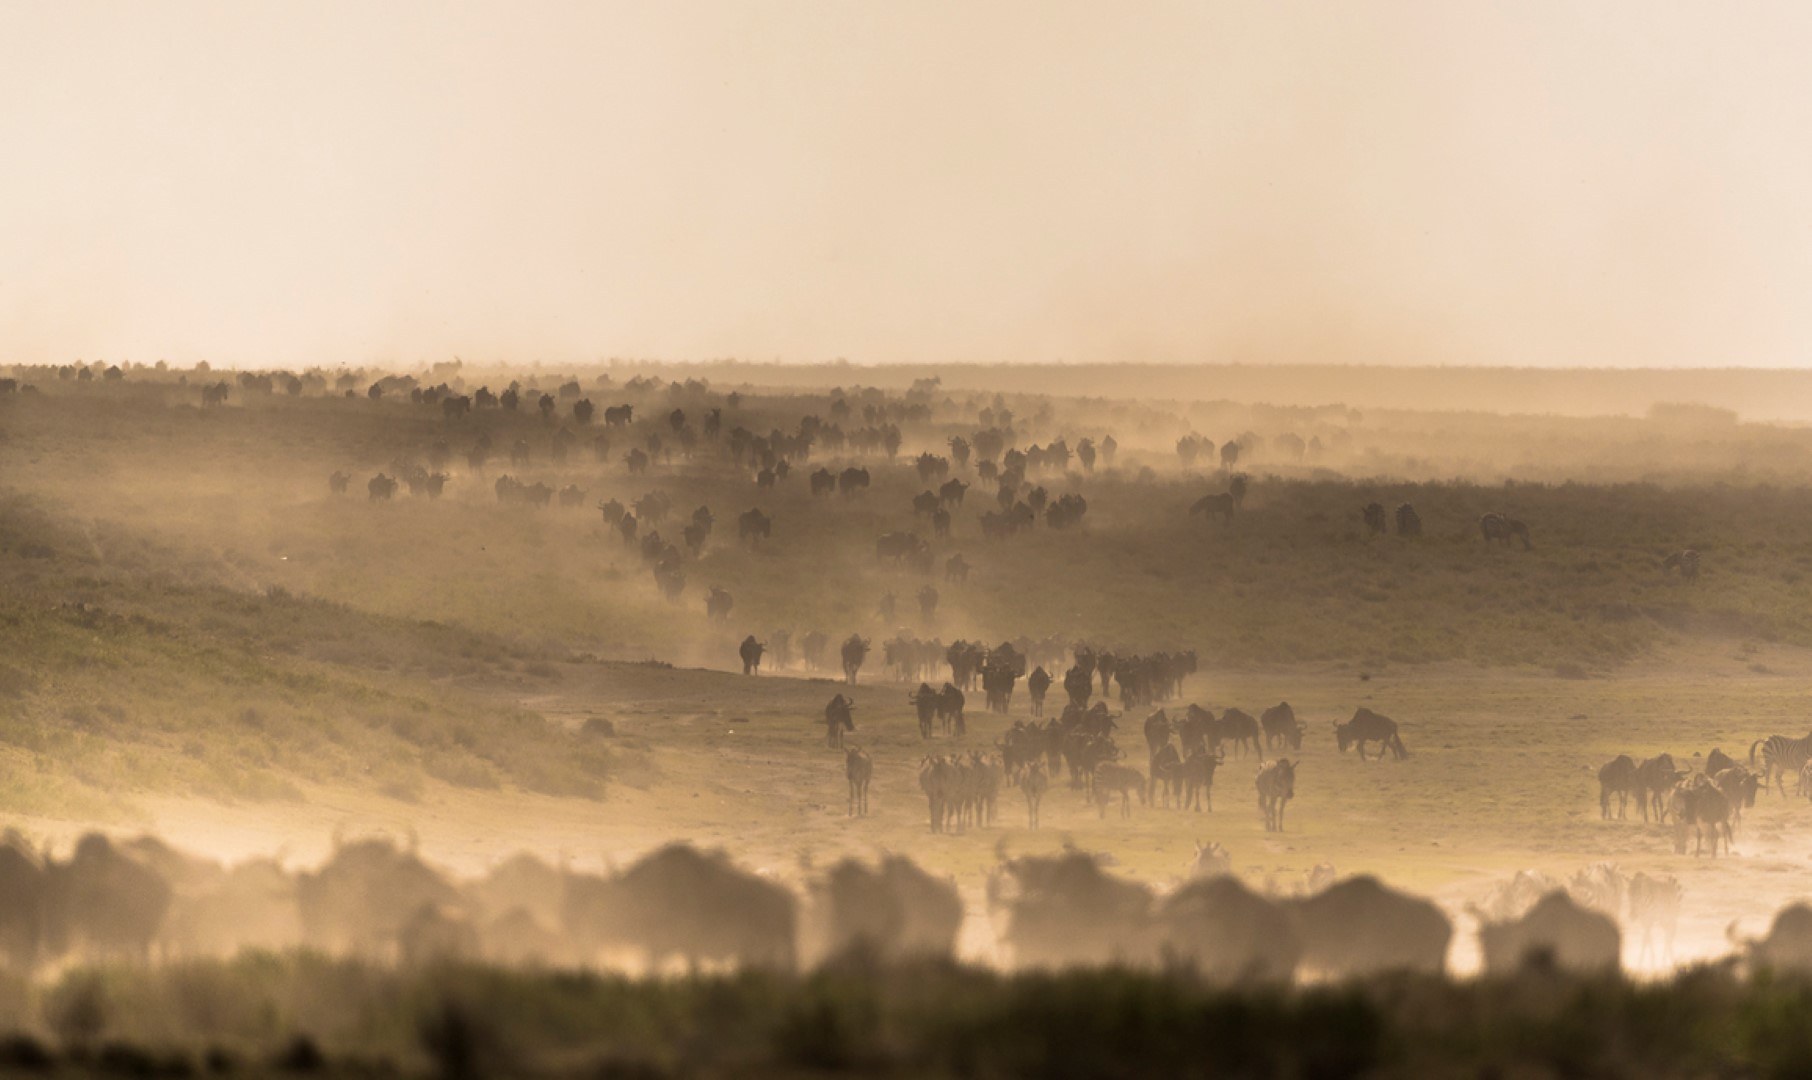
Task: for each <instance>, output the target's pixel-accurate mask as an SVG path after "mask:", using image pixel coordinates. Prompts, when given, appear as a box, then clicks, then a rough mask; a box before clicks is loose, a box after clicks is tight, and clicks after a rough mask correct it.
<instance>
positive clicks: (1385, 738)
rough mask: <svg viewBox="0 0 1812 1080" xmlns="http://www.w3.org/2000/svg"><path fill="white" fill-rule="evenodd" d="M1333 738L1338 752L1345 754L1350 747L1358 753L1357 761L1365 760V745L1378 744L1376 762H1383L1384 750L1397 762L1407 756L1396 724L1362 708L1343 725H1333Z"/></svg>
mask: <svg viewBox="0 0 1812 1080" xmlns="http://www.w3.org/2000/svg"><path fill="white" fill-rule="evenodd" d="M1334 738H1335V739H1336V741H1338V742H1339V744H1340V752H1341V753H1343V754H1344V753H1345V752H1346V749H1347V747H1349V746H1351V747H1353V748H1355V749H1357V750H1358V751H1359V760H1360V761H1364V760H1365V744H1366V743H1368V742H1375V743H1378V744H1379V745H1378V760H1379V761H1383V760H1384V753H1385V751H1386V750H1388V751H1390V753H1391V754H1393V755H1395V757H1396V759H1397V760H1398V761H1402V760H1403V759H1404V758H1406V757H1408V756H1409V750H1408V748H1406V747H1405V746H1404V745H1403V740H1402V738H1401V737H1399V736H1398V735H1397V722H1396V721H1395V720H1392V719H1391V718H1390V717H1388V716H1384V715H1382V714H1380V713H1375V712H1373V711H1371V710H1370V709H1368V708H1365V707H1364V706H1360V707H1359V710H1358V711H1357V712H1355V713H1353V718H1352V719H1351V720H1348V721H1347V722H1346V723H1344V724H1335V725H1334Z"/></svg>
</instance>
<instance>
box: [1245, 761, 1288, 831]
mask: <svg viewBox="0 0 1812 1080" xmlns="http://www.w3.org/2000/svg"><path fill="white" fill-rule="evenodd" d="M1254 784H1255V786H1256V787H1257V788H1258V810H1259V812H1260V813H1261V814H1263V815H1265V831H1266V832H1283V812H1284V804H1285V803H1287V802H1289V801H1290V800H1291V799H1292V798H1294V797H1295V796H1296V766H1295V765H1294V764H1292V763H1291V761H1290V759H1289V758H1278V759H1277V760H1276V761H1273V762H1271V763H1270V764H1269V765H1260V766H1259V767H1258V778H1257V780H1256V781H1254Z"/></svg>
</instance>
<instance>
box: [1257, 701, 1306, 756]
mask: <svg viewBox="0 0 1812 1080" xmlns="http://www.w3.org/2000/svg"><path fill="white" fill-rule="evenodd" d="M1258 724H1259V726H1260V727H1261V728H1263V729H1264V732H1265V749H1267V750H1276V749H1279V748H1281V747H1288V748H1289V749H1291V750H1301V749H1302V733H1303V727H1302V722H1301V721H1300V720H1298V719H1296V710H1295V709H1292V708H1290V703H1289V702H1287V701H1280V702H1278V703H1277V704H1275V705H1273V706H1271V707H1270V708H1269V709H1266V710H1265V711H1264V712H1262V713H1260V714H1259V715H1258Z"/></svg>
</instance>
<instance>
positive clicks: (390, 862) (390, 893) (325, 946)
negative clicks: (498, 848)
mask: <svg viewBox="0 0 1812 1080" xmlns="http://www.w3.org/2000/svg"><path fill="white" fill-rule="evenodd" d="M296 903H297V906H298V908H299V910H300V911H301V916H302V939H303V942H304V944H306V945H308V946H309V947H311V948H315V949H322V950H325V951H331V952H355V953H360V954H363V955H367V956H383V955H385V954H386V953H388V952H389V951H390V950H391V949H392V948H393V947H394V946H395V944H396V942H397V938H398V934H399V932H400V931H401V929H402V927H403V924H404V923H406V922H407V921H408V920H409V919H410V918H411V917H412V916H414V915H415V914H416V913H417V912H418V911H420V910H421V908H422V907H423V905H426V904H447V905H452V906H455V907H457V906H459V905H460V903H461V898H460V895H459V892H458V890H457V889H455V888H454V887H453V885H452V884H451V883H450V882H449V881H447V879H446V878H445V877H444V876H443V875H442V874H441V873H440V872H439V871H437V870H435V869H434V868H433V867H431V866H429V865H428V864H427V863H425V862H423V861H422V860H421V858H420V857H418V856H417V855H416V853H415V852H414V851H413V850H410V849H406V848H400V847H397V846H396V845H394V844H392V843H391V842H390V841H388V840H384V839H366V840H357V841H353V842H351V843H346V844H339V843H336V845H335V848H334V854H333V857H332V858H331V859H329V860H328V861H327V863H325V864H324V865H323V866H322V867H321V868H320V869H319V870H316V871H314V872H313V873H307V874H303V875H302V876H301V877H300V878H299V879H298V880H297V883H296Z"/></svg>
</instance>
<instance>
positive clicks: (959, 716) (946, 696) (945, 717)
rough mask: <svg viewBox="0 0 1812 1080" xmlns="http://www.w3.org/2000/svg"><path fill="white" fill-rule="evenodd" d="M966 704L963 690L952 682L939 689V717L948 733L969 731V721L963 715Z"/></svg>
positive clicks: (958, 733)
mask: <svg viewBox="0 0 1812 1080" xmlns="http://www.w3.org/2000/svg"><path fill="white" fill-rule="evenodd" d="M966 704H967V700H966V699H965V698H964V697H963V692H962V691H961V690H959V689H957V688H956V686H955V685H953V684H951V683H945V684H944V688H943V689H942V690H940V691H938V696H937V715H938V719H939V720H940V721H942V722H943V725H944V731H945V732H946V733H953V734H956V735H964V734H967V733H968V728H967V721H966V720H965V719H964V717H963V706H964V705H966Z"/></svg>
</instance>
